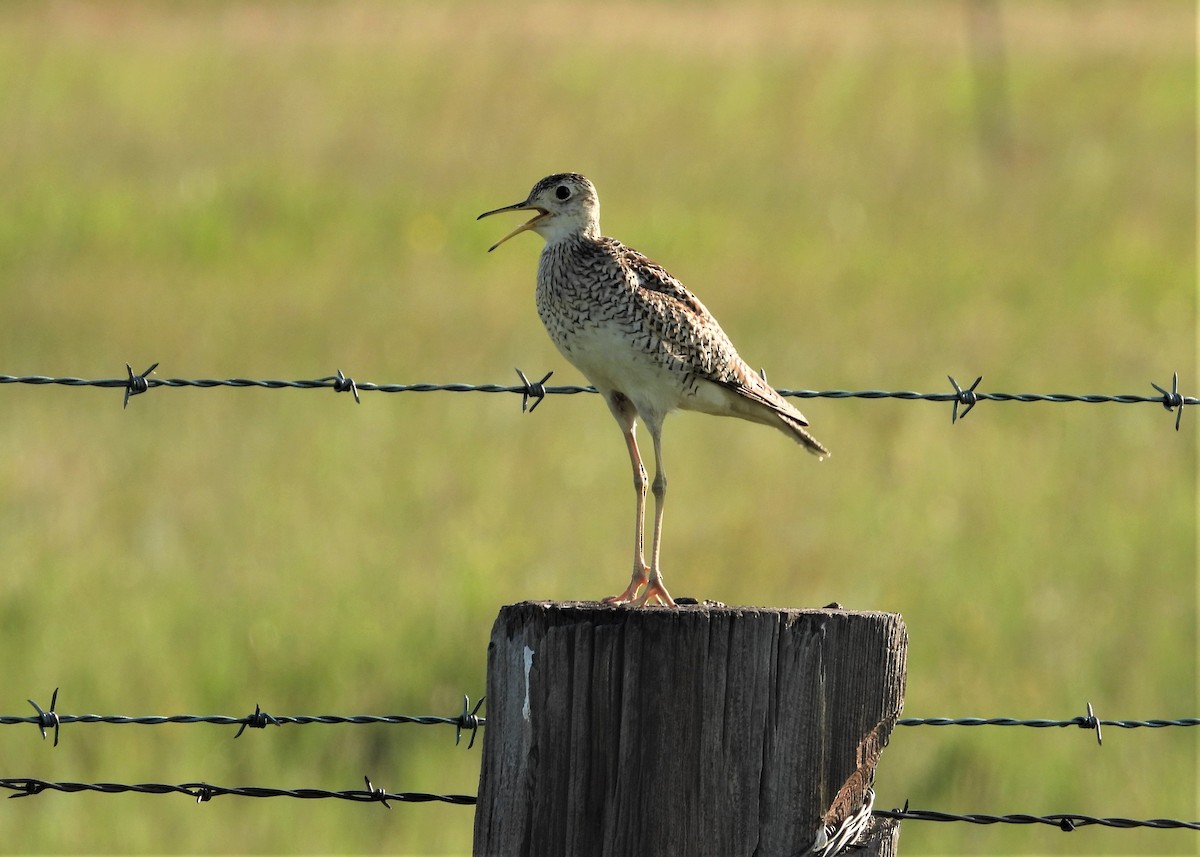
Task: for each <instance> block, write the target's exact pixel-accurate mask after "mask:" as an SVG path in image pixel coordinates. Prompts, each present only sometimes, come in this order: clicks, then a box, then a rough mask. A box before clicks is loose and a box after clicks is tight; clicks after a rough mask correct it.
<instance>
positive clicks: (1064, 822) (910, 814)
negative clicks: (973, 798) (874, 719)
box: [874, 801, 1200, 833]
mask: <svg viewBox="0 0 1200 857" xmlns="http://www.w3.org/2000/svg"><path fill="white" fill-rule="evenodd" d="M874 815H875V816H876V817H878V818H894V819H896V820H898V821H942V822H950V821H960V822H966V823H968V824H1045V825H1049V826H1051V827H1057V828H1058V829H1059V830H1062V831H1064V832H1067V833H1069V832H1071V831H1073V830H1077V829H1079V828H1080V827H1090V826H1093V825H1099V826H1101V827H1115V828H1120V829H1125V830H1128V829H1132V828H1135V827H1150V828H1155V829H1157V830H1173V829H1182V830H1200V821H1182V820H1180V819H1175V818H1147V819H1136V818H1121V817H1115V818H1098V817H1096V816H1092V815H1078V814H1075V813H1057V814H1054V815H1020V814H1014V815H985V814H981V813H972V814H967V815H958V814H956V813H951V812H936V811H934V810H929V809H909V807H908V802H907V801H906V802H905V804H904V807H903V809H877V810H875V812H874Z"/></svg>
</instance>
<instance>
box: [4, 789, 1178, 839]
mask: <svg viewBox="0 0 1200 857" xmlns="http://www.w3.org/2000/svg"><path fill="white" fill-rule="evenodd" d="M363 781H364V783H365V785H366V788H365V789H345V790H341V791H334V790H330V789H314V788H306V789H277V788H267V787H262V786H238V787H228V786H218V785H213V784H212V783H179V784H170V783H77V782H52V781H48V780H40V779H35V778H32V777H7V778H0V788H3V789H8V790H10V791H12V792H13V794H11V795H9V798H23V797H32V796H34V795H40V794H44V793H46V792H48V791H57V792H64V793H68V794H76V793H79V792H98V793H101V794H128V793H134V794H156V795H161V794H183V795H187V796H188V797H190V798H192V799H193V800H195V801H196V803H207V802H208V801H211V800H212V799H213V798H215V797H224V796H233V797H253V798H272V797H290V798H300V799H303V800H320V799H336V800H349V801H355V802H357V803H382V804H383V805H384V806H385V807H388V808H390V806H389V804H388V802H389V801H398V802H410V803H430V802H435V801H437V802H442V803H449V804H454V805H457V806H474V805H475V804H476V803H477V802H478V799H477V798H476V796H475V795H464V794H433V793H429V792H389V791H387V790H385V789H382V788H378V787H376V786H375V785H373V784H372V783H371V780H370V778H369V777H363ZM871 814H872V815H873V816H875V817H876V818H890V819H895V820H897V821H937V822H966V823H969V824H1021V825H1029V824H1044V825H1049V826H1052V827H1057V828H1059V829H1060V830H1063V831H1073V830H1077V829H1078V828H1080V827H1088V826H1092V825H1100V826H1103V827H1111V828H1117V829H1124V830H1128V829H1132V828H1137V827H1147V828H1153V829H1157V830H1171V829H1184V830H1200V821H1184V820H1181V819H1174V818H1148V819H1135V818H1124V817H1120V816H1117V817H1097V816H1091V815H1081V814H1078V813H1055V814H1052V815H1028V814H1012V815H988V814H982V813H971V814H957V813H949V812H938V811H936V810H928V809H910V808H909V806H908V804H907V803H905V805H904V807H903V808H901V809H875V810H872V812H871Z"/></svg>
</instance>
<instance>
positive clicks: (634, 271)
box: [608, 239, 828, 456]
mask: <svg viewBox="0 0 1200 857" xmlns="http://www.w3.org/2000/svg"><path fill="white" fill-rule="evenodd" d="M608 243H609V247H610V249H611V251H612V253H613V255H614V257H615V258H616V259H617V261H618V262H619V263H620V266H621V268H622V270H623V271H624V272H625V277H626V281H627V282H628V283H629V285H630V286H632V288H633V290H634V293H635V294H634V298H635V302H636V303H637V305H638V309H639V310H640V311H642V312H644V313H645V316H644V321H645V323H646V325H647V327H648V328H649V329H651V330H654V331H655V333H656V335H657V337H658V339H659V346H658V347H659V348H661V349H662V351H663V352H665V353H667V354H669V355H670V356H671V357H673V358H675V360H677V361H678V362H679V363H680V364H681V366H686V367H687V369H688V371H689V372H690V373H691V374H693V375H695V376H696V377H698V378H701V379H703V380H706V381H711V382H713V383H714V384H718V385H720V386H721V387H723V388H725V389H726V390H729V391H731V392H733V393H735V394H737V396H739V397H741V398H742V399H744V400H746V401H747V403H752V405H759V406H763V407H765V408H766V409H767V412H766V413H762V412H759V410H758V408H755V407H753V406H752V407H750V408H745V407H733V408H732V413H733V414H734V415H737V416H741V417H743V418H747V419H752V420H755V421H757V422H762V423H765V424H768V425H775V426H776V427H778V428H782V429H783V430H784V431H786V432H788V433H789V434H791V435H792V436H793V437H794V438H795V439H796V440H797V441H798V442H800V443H802V444H803V445H804V446H805V447H807V448H808V449H809V451H810V452H812V453H814V454H815V455H818V456H824V455H828V450H826V449H825V447H824V446H822V445H821V444H820V443H819V442H818V441H817V440H816V439H815V438H813V437H812V435H810V434H809V433H808V432H807V431H805V430H804V427H805V426H807V425H808V420H807V419H805V417H804V415H803V414H802V413H800V411H799V409H797V408H796V407H794V406H793V405H792V404H791V403H790V402H788V401H787V400H786V399H784V398H783V397H782V396H780V395H779V393H778V392H777V391H776V390H775V389H774V388H773V387H772V386H771V385H770V384H768V383H767V382H766V381H764V380H763V379H762V377H761V376H760V375H759V374H758V373H757V372H755V371H754V370H753V369H751V368H750V366H749V365H747V363H746V362H745V361H744V360H742V358H741V356H740V355H739V354H738V353H737V349H735V348H734V347H733V343H732V342H730V340H729V337H728V336H727V335H726V334H725V331H724V330H722V329H721V325H720V324H718V323H717V320H716V318H714V317H713V314H712V313H710V312H709V311H708V309H707V308H706V307H705V306H704V304H702V303H701V302H700V300H699V298H697V297H696V296H695V295H693V294H692V293H691V292H690V291H688V289H687V288H686V287H684V285H683V284H682V283H681V282H679V280H677V279H675V277H673V276H671V274H670V273H669V272H668V271H667V270H666V269H665V268H663V267H662V266H661V265H659V264H657V263H655V262H653V261H651V260H650V259H648V258H646V257H645V256H643V255H642V254H641V253H638V252H637V251H636V250H633V249H631V248H629V247H626V246H625V245H623V244H621V243H620V242H618V241H615V240H612V239H608ZM780 423H781V424H782V425H780Z"/></svg>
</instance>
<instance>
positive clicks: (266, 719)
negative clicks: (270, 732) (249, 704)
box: [233, 703, 280, 738]
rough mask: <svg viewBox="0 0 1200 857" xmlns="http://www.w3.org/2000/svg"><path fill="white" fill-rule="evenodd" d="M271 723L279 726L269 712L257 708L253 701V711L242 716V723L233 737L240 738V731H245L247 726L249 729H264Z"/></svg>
mask: <svg viewBox="0 0 1200 857" xmlns="http://www.w3.org/2000/svg"><path fill="white" fill-rule="evenodd" d="M272 725H273V726H279V725H280V723H279V721H278V720H276V719H275V718H274V717H272V716H271V715H270V714H267V712H265V711H263V710H262V709H261V708H259V707H258V704H257V703H255V705H254V713H253V714H247V715H246V716H245V717H244V718H242V725H241V726H239V727H238V731H237V734H236V735H234V736H233V737H234V738H241V737H242V733H243V732H245V731H246V729H247V727H248V728H250V729H266V728H267V727H268V726H272Z"/></svg>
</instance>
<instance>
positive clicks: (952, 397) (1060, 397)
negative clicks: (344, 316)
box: [0, 363, 1200, 429]
mask: <svg viewBox="0 0 1200 857" xmlns="http://www.w3.org/2000/svg"><path fill="white" fill-rule="evenodd" d="M157 367H158V364H157V363H155V364H153V365H152V366H150V367H149V368H148V369H146V370H145V371H144V372H142V373H140V374H139V373H135V372H134V371H133V368H132V367H131V366H129V365H128V364H126V372H127V375H126V377H125V378H99V379H89V378H77V377H71V376H66V377H57V378H56V377H50V376H47V375H20V376H18V375H0V384H31V385H35V386H50V385H54V386H65V387H115V388H121V389H124V391H125V404H126V405H128V404H129V397H130V396H136V395H139V394H141V393H145V392H147V391H148V390H150V389H153V388H155V387H197V388H213V387H233V388H247V387H252V388H259V389H269V390H278V389H301V390H310V389H332V390H334V391H336V392H351V393H353V394H354V398H355V401H361V400H360V398H359V393H360V392H380V393H431V392H449V393H515V394H519V395H520V396H521V397H522V400H521V405H522V410H529V411H532V410H534V409H535V408H536V407H537V406H538V404H540V403H541V401H542V400H543V399H544V398H545V397H546V396H548V395H575V394H578V393H595V392H596V388H595V387H592V386H581V385H560V386H553V387H551V386H547V385H546V381H547V380H548V379H549V378H550V376H551V375H552V374H553V373H552V372H547V373H546V375H545V376H544V377H543V378H542V379H541V380H540V381H530V380H529V379H528V378H527V377H526V375H525V373H524V372H522V371H521V370H520V369H517V370H516V372H517V375H518V376H519V378H520V381H521V383H520V384H468V383H450V384H435V383H416V384H376V383H372V382H369V381H355V380H353V379H352V378H349V377H347V376H345V375H344V374H343V373H342V371H341V370H340V369H339V370H338V371H337V374H336V375H330V376H327V377H324V378H315V379H311V380H294V381H288V380H279V379H255V378H158V377H151V373H152V372H153V371H154V370H155V369H156V368H157ZM947 377H948V380H949V381H950V384H951V386H952V387H953V390H952V391H942V392H926V393H922V392H916V391H913V390H788V389H781V390H779V392H780V394H781V395H784V396H790V397H795V398H801V399H814V398H826V399H850V398H853V399H900V400H906V401H930V402H953V404H954V411H953V414H952V421H957V420H958V418H959V417H960V416H966V415H967V413H968V412H969V411H970V410H971V409H972V408H974V407H975V405H976V404H978V403H979V402H982V401H992V402H1024V403H1030V402H1052V403H1088V404H1102V403H1115V404H1159V405H1162V406H1163V407H1164V408H1166V409H1167V410H1168V411H1175V412H1176V418H1175V427H1176V429H1178V428H1179V420H1180V418H1181V417H1182V415H1183V408H1184V406H1185V405H1197V404H1200V398H1197V397H1195V396H1185V395H1182V394H1181V393H1180V392H1179V375H1178V373H1175V374H1174V375H1173V377H1172V383H1171V389H1170V390H1168V389H1166V388H1165V387H1160V386H1159V385H1158V384H1154V383H1152V384H1151V386H1152V387H1154V389H1155V390H1157V391H1158V394H1157V395H1132V394H1120V395H1107V394H1099V393H1090V394H1074V393H989V392H980V391H978V390H977V389H976V388H977V387H978V385H979V383H980V381H982V380H983V379H982V376H980V377H978V378H976V379H975V382H974V383H973V384H971V385H970V386H969V387H966V388H964V387H961V386H960V385H959V383H958V382H957V381H956V380H955V379H954V378H953V377H952V376H947ZM530 399H532V400H533V405H532V407H530V406H529V400H530ZM960 405H961V406H963V410H962V411H961V413H960V412H959V406H960Z"/></svg>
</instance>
